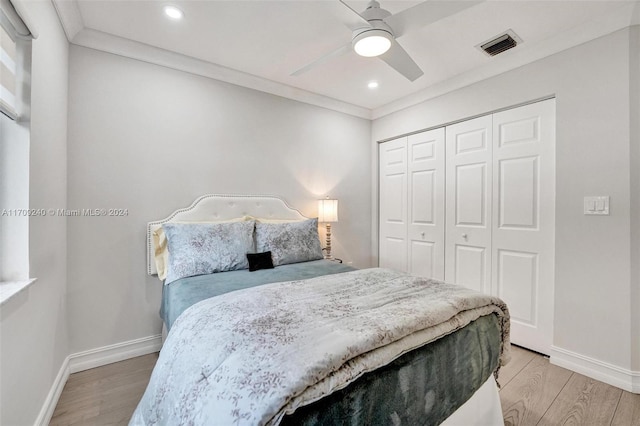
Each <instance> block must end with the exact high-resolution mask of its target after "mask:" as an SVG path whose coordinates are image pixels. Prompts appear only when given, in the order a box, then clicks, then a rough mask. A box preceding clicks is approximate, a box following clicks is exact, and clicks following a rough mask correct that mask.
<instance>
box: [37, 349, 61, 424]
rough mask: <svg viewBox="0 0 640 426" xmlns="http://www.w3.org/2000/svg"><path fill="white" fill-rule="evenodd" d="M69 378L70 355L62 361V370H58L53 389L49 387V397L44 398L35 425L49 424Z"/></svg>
mask: <svg viewBox="0 0 640 426" xmlns="http://www.w3.org/2000/svg"><path fill="white" fill-rule="evenodd" d="M68 378H69V357H66V358H65V359H64V361H62V366H61V367H60V371H58V375H57V376H56V378H55V380H54V381H53V385H51V389H49V393H48V394H47V398H46V399H45V400H44V404H43V405H42V408H41V409H40V413H38V417H37V418H36V421H35V423H34V424H35V425H42V426H45V425H48V424H49V422H50V421H51V417H52V416H53V412H54V411H55V409H56V405H58V400H59V399H60V395H61V394H62V389H64V385H65V384H66V383H67V379H68Z"/></svg>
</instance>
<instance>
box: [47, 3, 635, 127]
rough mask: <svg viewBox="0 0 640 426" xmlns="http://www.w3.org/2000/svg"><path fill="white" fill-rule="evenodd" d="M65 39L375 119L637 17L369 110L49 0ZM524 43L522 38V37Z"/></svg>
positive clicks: (614, 18)
mask: <svg viewBox="0 0 640 426" xmlns="http://www.w3.org/2000/svg"><path fill="white" fill-rule="evenodd" d="M52 2H53V4H54V6H55V8H56V11H57V13H58V16H59V18H60V22H61V24H62V27H63V28H64V31H65V34H66V35H67V39H68V40H69V42H70V43H72V44H75V45H78V46H83V47H87V48H91V49H96V50H100V51H103V52H108V53H112V54H115V55H119V56H123V57H127V58H132V59H137V60H140V61H143V62H147V63H151V64H155V65H160V66H163V67H167V68H171V69H175V70H179V71H184V72H187V73H191V74H195V75H199V76H203V77H207V78H212V79H215V80H220V81H224V82H227V83H230V84H234V85H237V86H241V87H246V88H249V89H253V90H258V91H261V92H265V93H269V94H272V95H276V96H280V97H283V98H287V99H291V100H294V101H299V102H303V103H306V104H310V105H315V106H319V107H322V108H326V109H329V110H333V111H337V112H341V113H344V114H348V115H352V116H355V117H359V118H364V119H368V120H376V119H378V118H381V117H384V116H386V115H389V114H393V113H395V112H398V111H401V110H403V109H406V108H409V107H412V106H415V105H417V104H420V103H422V102H426V101H428V100H430V99H433V98H436V97H438V96H442V95H444V94H446V93H449V92H452V91H455V90H458V89H461V88H463V87H466V86H469V85H471V84H474V83H477V82H480V81H482V80H486V79H488V78H491V77H494V76H497V75H500V74H503V73H505V72H507V71H510V70H513V69H515V68H518V67H521V66H523V65H526V64H528V63H531V62H534V61H537V60H540V59H543V58H545V57H548V56H551V55H554V54H556V53H558V52H561V51H563V50H566V49H569V48H572V47H575V46H578V45H580V44H583V43H586V42H588V41H590V40H593V39H596V38H598V37H602V36H605V35H607V34H611V33H613V32H615V31H618V30H621V29H623V28H626V27H630V26H632V25H637V24H638V23H639V21H640V1H638V0H635V1H629V2H625V3H624V4H623V5H621V7H619V8H617V9H616V10H615V11H614V12H612V13H610V14H607V15H603V16H600V17H598V18H597V19H595V20H591V21H588V22H585V23H583V24H581V25H578V26H576V27H574V28H571V29H568V30H567V31H565V32H564V33H563V35H562V37H553V39H548V40H544V41H542V42H539V43H537V44H536V45H534V46H531V47H529V48H527V49H526V50H524V51H522V50H517V49H514V50H511V51H508V52H505V53H504V54H502V55H501V56H499V57H495V58H492V59H491V61H490V62H487V64H486V65H484V66H482V67H479V68H474V69H472V70H469V71H467V72H464V73H462V74H458V75H457V76H454V77H452V78H449V79H447V80H445V81H442V82H440V83H436V84H434V85H431V86H429V87H427V88H425V89H422V90H420V91H418V92H416V93H414V94H411V95H408V96H405V97H403V98H401V99H398V100H396V101H392V102H390V103H387V104H385V105H382V106H380V107H377V108H374V109H369V108H365V107H361V106H358V105H354V104H350V103H347V102H343V101H340V100H337V99H334V98H331V97H328V96H324V95H320V94H317V93H313V92H310V91H307V90H303V89H299V88H296V87H292V86H289V85H286V84H282V83H278V82H275V81H272V80H268V79H266V78H262V77H258V76H255V75H252V74H248V73H244V72H242V71H237V70H234V69H231V68H227V67H224V66H221V65H217V64H214V63H211V62H207V61H204V60H201V59H196V58H193V57H190V56H186V55H182V54H180V53H176V52H172V51H169V50H165V49H161V48H158V47H155V46H151V45H148V44H144V43H140V42H137V41H133V40H129V39H125V38H122V37H118V36H115V35H112V34H108V33H104V32H101V31H97V30H94V29H91V28H87V27H86V26H85V25H84V21H83V19H82V14H81V12H80V8H79V7H78V3H77V1H76V0H52ZM525 43H526V40H525Z"/></svg>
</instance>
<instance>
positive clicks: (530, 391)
mask: <svg viewBox="0 0 640 426" xmlns="http://www.w3.org/2000/svg"><path fill="white" fill-rule="evenodd" d="M572 374H573V373H571V371H569V370H566V369H564V368H561V367H558V366H556V365H552V364H550V363H549V360H548V359H547V358H545V357H543V356H541V355H536V354H534V357H533V359H531V361H530V362H529V363H528V364H527V365H526V366H525V367H524V368H523V369H522V370H521V371H520V372H519V373H518V374H517V375H516V376H515V377H514V378H513V379H512V380H511V381H510V382H509V383H508V384H507V385H506V386H504V387H503V388H502V390H501V391H500V400H501V402H502V414H503V416H504V420H505V425H506V426H512V425H513V426H515V425H518V426H524V425H536V424H537V423H538V422H539V421H540V419H541V418H542V417H543V416H544V414H545V412H546V411H547V409H548V408H549V406H550V405H551V404H552V403H553V401H554V400H555V398H556V397H557V396H558V394H559V393H560V392H561V391H562V389H563V387H564V386H565V385H566V384H567V382H568V381H569V379H570V377H571V375H572Z"/></svg>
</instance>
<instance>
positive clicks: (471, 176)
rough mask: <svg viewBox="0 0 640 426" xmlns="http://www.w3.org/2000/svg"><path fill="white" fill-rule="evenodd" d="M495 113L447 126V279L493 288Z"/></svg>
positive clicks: (487, 290)
mask: <svg viewBox="0 0 640 426" xmlns="http://www.w3.org/2000/svg"><path fill="white" fill-rule="evenodd" d="M492 134H493V126H492V118H491V116H485V117H479V118H476V119H473V120H468V121H464V122H462V123H458V124H454V125H452V126H449V127H447V128H446V203H445V205H446V208H445V211H446V245H445V251H446V256H445V259H446V261H445V280H446V281H448V282H452V283H456V284H460V285H464V286H466V287H469V288H472V289H476V290H479V291H482V292H485V293H490V291H491V210H492V209H491V207H492V204H491V201H492V190H493V188H492V185H491V178H492V176H493V171H492V170H493V163H492V162H493V157H492V149H493V145H492V140H493V137H492Z"/></svg>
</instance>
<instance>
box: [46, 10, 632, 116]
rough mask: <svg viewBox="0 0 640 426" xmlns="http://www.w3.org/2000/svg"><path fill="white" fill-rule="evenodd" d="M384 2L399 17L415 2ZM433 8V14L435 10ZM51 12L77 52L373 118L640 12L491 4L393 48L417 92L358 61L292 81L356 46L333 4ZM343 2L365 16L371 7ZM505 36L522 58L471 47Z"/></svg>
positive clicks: (378, 66) (385, 70)
mask: <svg viewBox="0 0 640 426" xmlns="http://www.w3.org/2000/svg"><path fill="white" fill-rule="evenodd" d="M429 1H433V0H429ZM448 1H458V0H448ZM380 3H381V6H382V7H383V8H385V9H387V10H388V11H390V12H391V13H397V12H399V11H402V10H404V9H407V8H409V7H411V6H413V5H416V4H418V3H420V2H416V1H397V0H380ZM433 3H434V5H433V7H434V8H437V7H438V2H435V1H433ZM55 4H56V8H57V9H58V13H59V14H60V17H61V21H62V22H63V25H64V26H65V31H66V32H67V35H68V37H69V39H70V41H72V42H75V43H77V44H81V45H89V46H90V47H98V48H100V46H105V44H108V40H109V38H112V39H113V40H114V43H115V42H116V41H118V42H120V44H121V45H122V44H123V43H122V42H123V40H122V39H127V40H132V41H134V42H137V43H135V46H136V50H137V51H140V50H141V49H144V48H145V47H149V46H153V47H155V48H160V49H163V50H165V51H169V52H175V53H178V54H181V55H184V56H186V57H190V58H195V59H197V60H200V61H204V62H205V63H209V64H215V65H216V66H218V69H222V70H223V71H224V72H223V73H224V74H225V75H231V74H234V73H235V72H236V71H239V73H236V74H237V75H236V76H234V77H233V78H231V77H230V78H223V79H226V80H228V81H232V82H234V83H236V84H243V83H242V81H243V79H244V80H247V81H250V82H249V83H248V84H246V85H247V86H249V87H253V88H258V89H259V90H264V91H267V92H272V93H276V94H279V95H284V96H287V94H288V93H291V94H292V96H290V97H292V98H296V93H297V94H298V96H297V97H298V98H299V99H300V98H301V97H302V98H304V99H301V100H305V101H308V100H309V99H312V98H314V97H315V95H321V96H317V98H318V99H319V101H318V102H314V101H311V103H319V104H322V103H323V102H324V104H326V105H329V104H330V103H331V102H333V101H334V100H336V101H338V102H334V104H335V105H339V104H343V105H347V106H356V108H355V109H353V110H354V111H359V112H361V111H367V110H369V111H370V112H372V114H371V115H372V116H373V117H375V116H380V115H384V114H385V113H388V112H391V111H392V110H396V109H400V108H402V107H404V106H407V104H410V103H412V102H416V101H419V100H420V99H423V98H428V97H430V96H436V95H438V94H440V92H443V91H447V90H451V89H455V88H457V87H460V86H463V85H465V84H469V83H471V82H473V81H476V80H478V79H480V78H486V77H487V76H489V75H495V74H498V73H500V72H504V71H506V70H508V69H511V68H515V67H517V66H521V65H523V64H524V63H527V62H531V61H533V60H536V59H539V58H540V57H544V56H547V55H549V54H553V53H556V52H557V51H560V50H563V49H566V48H568V47H571V46H573V45H576V44H579V43H583V42H585V41H588V40H589V39H592V38H595V37H598V36H601V35H604V34H606V33H608V32H611V31H615V30H617V29H619V28H623V27H625V26H628V25H631V24H633V23H637V21H638V13H639V12H638V9H640V7H639V2H638V1H635V0H634V1H631V0H626V1H617V0H605V1H580V0H570V1H566V0H548V1H522V0H502V1H495V0H488V1H484V2H481V3H480V4H476V5H474V6H472V7H469V8H467V9H465V10H464V11H462V12H460V13H458V14H456V15H453V16H449V17H447V18H445V19H442V20H439V21H436V22H434V23H432V24H429V25H425V26H423V27H422V28H419V29H417V30H415V31H413V32H410V33H409V34H406V35H404V36H402V37H401V38H399V39H398V41H399V43H400V44H401V45H402V46H403V47H404V48H405V50H406V51H407V52H409V54H410V55H411V56H412V57H413V59H414V60H415V62H416V63H417V64H418V65H419V66H420V67H421V68H422V70H423V71H424V75H423V76H422V77H420V78H419V79H417V80H416V81H414V82H413V83H412V82H409V81H408V80H406V79H405V78H404V77H403V76H401V75H400V74H398V73H397V72H395V71H394V70H393V69H391V68H390V67H389V66H388V65H387V64H385V63H384V62H382V61H381V60H379V59H376V58H363V57H359V56H358V55H356V54H355V53H354V52H350V53H349V54H347V55H344V56H340V57H337V58H334V59H332V60H330V61H328V62H326V63H324V64H322V65H320V66H318V67H316V68H314V69H312V70H310V71H308V72H307V73H305V74H302V75H300V76H297V77H293V76H290V74H291V73H292V72H293V71H295V70H297V69H299V68H301V67H302V66H304V65H306V64H307V63H309V62H312V61H313V60H315V59H317V58H318V57H320V56H322V55H324V54H325V53H327V52H329V51H331V50H333V49H335V48H337V47H339V46H341V45H344V44H346V43H349V42H350V40H351V30H349V28H347V26H345V22H348V21H349V20H350V19H351V18H352V15H351V12H350V11H349V10H348V9H347V8H346V7H345V6H343V5H342V4H341V3H340V2H339V1H338V0H323V1H310V0H297V1H270V0H260V1H233V0H227V1H192V0H186V1H185V0H168V1H164V0H153V1H145V0H125V1H120V0H56V1H55ZM167 4H172V5H175V6H177V7H179V8H180V9H182V10H183V11H184V18H183V19H182V20H180V21H172V20H170V19H168V18H167V17H165V16H164V14H163V11H162V8H163V6H164V5H167ZM348 4H349V5H350V6H352V7H353V8H354V9H356V10H359V11H362V10H364V9H365V8H366V5H367V2H366V1H364V2H363V1H348ZM507 29H512V30H513V31H515V33H516V34H517V35H518V36H519V37H520V38H521V39H522V40H523V43H522V44H520V45H518V46H517V47H516V48H515V49H512V50H510V51H507V52H505V53H503V54H501V55H499V56H496V57H493V58H490V57H488V56H486V55H485V54H484V53H482V52H481V51H479V50H478V49H477V48H476V47H475V46H476V45H478V44H480V43H482V42H485V41H487V40H489V39H490V38H492V37H494V36H497V35H499V34H501V33H502V32H504V31H505V30H507ZM97 32H99V33H97ZM104 33H106V34H104ZM87 34H90V35H92V37H89V36H88V35H87ZM97 35H99V37H98V36H97ZM112 36H117V37H118V38H116V37H112ZM97 38H100V39H101V42H100V43H97V42H96V43H94V44H96V45H95V46H91V44H92V42H91V41H88V40H95V39H97ZM105 40H106V41H105ZM127 43H128V42H127ZM140 43H142V44H143V45H147V46H143V45H142V44H140ZM97 44H100V46H97ZM131 45H132V44H131V43H129V44H127V46H131ZM103 50H109V49H103ZM121 50H122V49H121ZM155 51H156V52H157V51H158V50H157V49H156V50H155ZM132 52H133V49H132ZM118 53H122V52H118ZM125 54H126V53H125ZM128 56H133V57H135V56H136V55H135V54H134V53H132V54H131V55H128ZM173 58H174V59H175V60H178V59H179V58H182V56H179V55H176V56H174V57H173ZM176 58H178V59H176ZM200 61H198V62H200ZM165 62H166V61H165ZM163 65H167V64H166V63H163ZM177 68H179V69H180V68H184V67H180V66H177ZM253 76H256V77H259V78H258V79H256V78H252V77H253ZM371 80H376V81H378V82H379V87H378V88H377V89H375V90H371V89H369V88H367V83H368V82H369V81H371ZM274 82H275V84H274ZM256 85H258V86H260V85H263V86H264V89H262V88H261V87H256ZM300 94H302V95H300ZM326 98H330V99H329V100H327V99H326ZM322 100H324V101H322ZM326 105H325V106H326ZM329 107H331V106H329ZM336 109H340V108H336ZM343 109H344V108H343ZM347 112H348V111H347ZM355 115H362V114H361V113H356V114H355ZM365 115H366V114H365Z"/></svg>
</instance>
